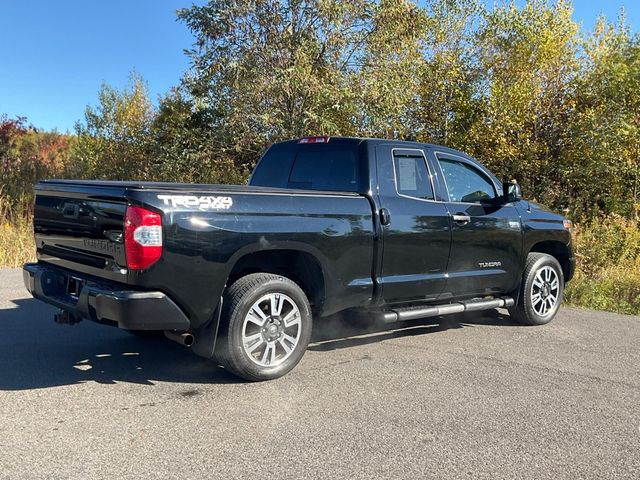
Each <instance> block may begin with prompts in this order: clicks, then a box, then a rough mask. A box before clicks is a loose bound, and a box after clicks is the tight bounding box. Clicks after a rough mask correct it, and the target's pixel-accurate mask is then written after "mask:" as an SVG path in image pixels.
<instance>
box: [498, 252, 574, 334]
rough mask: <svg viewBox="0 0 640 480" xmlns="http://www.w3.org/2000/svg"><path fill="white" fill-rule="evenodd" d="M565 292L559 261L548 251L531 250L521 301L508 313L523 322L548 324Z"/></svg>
mask: <svg viewBox="0 0 640 480" xmlns="http://www.w3.org/2000/svg"><path fill="white" fill-rule="evenodd" d="M563 293H564V276H563V274H562V267H560V264H559V263H558V260H556V259H555V258H554V257H552V256H551V255H547V254H545V253H530V254H529V255H528V256H527V263H526V265H525V269H524V273H523V274H522V284H521V286H520V295H519V298H518V303H517V304H516V305H515V306H514V307H511V308H510V309H509V314H510V315H511V317H512V318H513V319H514V320H516V321H517V322H519V323H522V324H524V325H545V324H547V323H549V322H550V321H551V320H553V317H555V316H556V313H558V309H559V308H560V303H561V302H562V295H563ZM553 299H555V300H553ZM541 302H542V303H541Z"/></svg>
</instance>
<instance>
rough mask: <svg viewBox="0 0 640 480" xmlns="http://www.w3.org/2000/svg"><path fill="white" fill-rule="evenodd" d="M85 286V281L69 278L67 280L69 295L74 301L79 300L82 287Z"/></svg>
mask: <svg viewBox="0 0 640 480" xmlns="http://www.w3.org/2000/svg"><path fill="white" fill-rule="evenodd" d="M83 286H84V280H82V279H81V278H78V277H71V276H70V277H69V278H68V279H67V292H66V293H67V295H68V296H70V297H71V298H73V299H74V300H78V298H80V292H81V291H82V287H83Z"/></svg>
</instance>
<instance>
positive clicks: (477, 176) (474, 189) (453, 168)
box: [439, 158, 497, 203]
mask: <svg viewBox="0 0 640 480" xmlns="http://www.w3.org/2000/svg"><path fill="white" fill-rule="evenodd" d="M439 161H440V168H442V173H443V174H444V180H445V182H446V184H447V190H448V192H449V200H450V201H452V202H464V203H480V202H486V201H490V200H493V199H495V198H496V197H497V194H496V190H495V188H494V186H493V183H492V182H491V181H490V180H489V179H488V178H487V177H486V175H484V174H483V173H482V172H480V171H479V170H478V169H476V168H474V167H472V166H471V165H467V164H466V163H463V162H458V161H456V160H450V159H448V158H440V159H439Z"/></svg>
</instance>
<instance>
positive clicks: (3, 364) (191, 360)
mask: <svg viewBox="0 0 640 480" xmlns="http://www.w3.org/2000/svg"><path fill="white" fill-rule="evenodd" d="M11 303H12V304H13V305H14V308H5V309H0V328H1V329H2V336H1V337H0V390H26V389H37V388H49V387H56V386H63V385H74V384H81V383H85V382H97V383H102V384H114V383H116V382H127V383H136V384H142V385H154V382H156V381H157V382H179V383H192V384H225V383H241V382H242V380H240V379H238V378H237V377H235V376H233V375H231V374H230V373H228V372H227V371H225V370H224V369H223V368H222V367H219V366H218V365H217V364H216V363H215V361H211V360H206V359H203V358H200V357H197V356H196V355H193V354H192V353H191V352H189V351H188V350H187V349H186V348H184V347H182V346H180V345H178V344H176V343H173V342H171V341H170V340H167V339H165V338H163V337H157V338H140V337H136V336H134V335H131V334H129V333H127V332H124V331H121V330H118V329H116V328H111V327H108V326H104V325H97V324H94V323H92V322H90V321H84V322H81V323H79V324H78V325H73V326H70V325H57V324H55V323H54V322H53V320H52V318H53V313H54V309H53V308H52V307H49V306H48V305H45V304H44V303H42V302H39V301H37V300H34V299H31V298H29V299H19V300H12V301H11ZM473 324H483V325H501V326H505V325H509V324H512V323H511V321H510V320H509V317H508V316H507V315H503V314H501V313H498V312H491V313H487V312H478V314H476V315H474V316H449V317H442V318H435V319H433V318H432V319H425V320H421V321H420V320H418V321H411V322H403V323H399V324H391V325H390V324H384V323H374V324H371V323H364V322H357V323H354V322H353V319H352V318H344V317H339V316H336V317H332V318H329V319H322V322H316V327H315V328H314V332H313V336H312V343H311V345H310V346H309V349H310V350H313V351H317V352H327V351H331V350H336V349H340V348H347V347H353V346H358V345H365V344H370V343H376V342H380V341H383V340H387V339H390V338H399V337H406V336H415V335H425V334H429V333H435V332H440V331H443V330H447V329H452V328H462V327H464V326H471V325H473Z"/></svg>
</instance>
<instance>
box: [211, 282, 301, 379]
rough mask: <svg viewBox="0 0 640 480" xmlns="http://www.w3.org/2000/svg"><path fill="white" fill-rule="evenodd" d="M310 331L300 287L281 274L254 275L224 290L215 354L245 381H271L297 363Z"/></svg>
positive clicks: (225, 365) (228, 368)
mask: <svg viewBox="0 0 640 480" xmlns="http://www.w3.org/2000/svg"><path fill="white" fill-rule="evenodd" d="M311 330H312V318H311V307H310V306H309V301H308V300H307V297H306V296H305V294H304V292H303V291H302V289H301V288H300V287H299V286H298V285H297V284H296V283H294V282H293V281H292V280H290V279H288V278H286V277H283V276H281V275H273V274H270V273H254V274H251V275H247V276H245V277H242V278H240V279H239V280H237V281H236V282H234V283H233V285H231V286H230V287H229V288H228V289H227V291H226V292H225V294H224V303H223V307H222V318H221V323H220V332H219V337H218V340H217V343H216V356H217V358H218V360H219V362H220V363H221V364H222V365H223V366H224V367H225V368H226V369H227V370H229V371H230V372H232V373H233V374H235V375H237V376H239V377H241V378H243V379H245V380H249V381H254V382H255V381H262V380H272V379H274V378H278V377H281V376H283V375H285V374H286V373H288V372H290V371H291V370H292V369H293V367H295V366H296V365H297V364H298V362H300V360H301V359H302V356H303V355H304V353H305V351H306V349H307V346H308V345H309V340H310V339H311Z"/></svg>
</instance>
